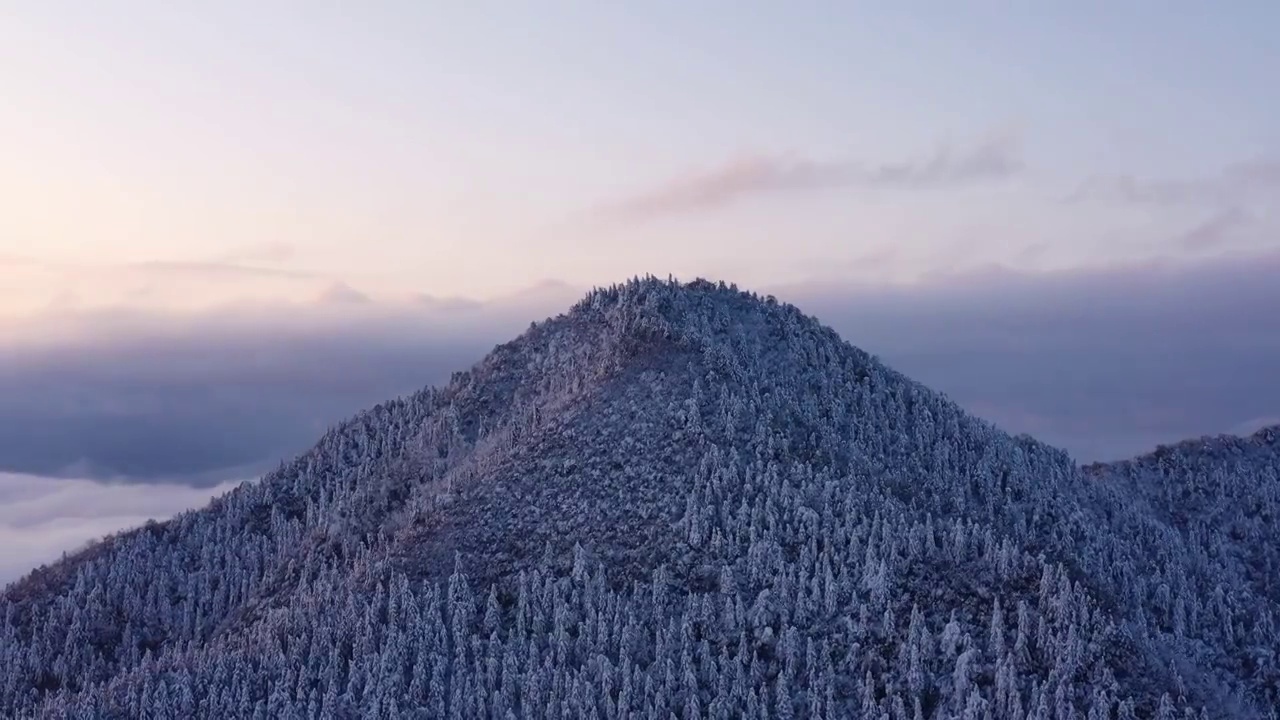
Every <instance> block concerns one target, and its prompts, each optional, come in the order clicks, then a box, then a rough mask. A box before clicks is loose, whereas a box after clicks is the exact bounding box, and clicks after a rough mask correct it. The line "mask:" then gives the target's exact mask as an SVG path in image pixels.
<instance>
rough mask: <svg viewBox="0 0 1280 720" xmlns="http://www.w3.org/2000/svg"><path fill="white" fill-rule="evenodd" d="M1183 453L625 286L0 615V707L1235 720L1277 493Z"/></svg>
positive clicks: (1269, 469)
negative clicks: (988, 417)
mask: <svg viewBox="0 0 1280 720" xmlns="http://www.w3.org/2000/svg"><path fill="white" fill-rule="evenodd" d="M1268 442H1270V441H1268ZM1179 452H1182V450H1179ZM1186 457H1187V462H1186V463H1165V464H1164V465H1162V466H1160V467H1159V468H1157V469H1155V470H1153V469H1150V468H1147V467H1146V466H1141V467H1139V466H1134V467H1130V468H1126V467H1121V466H1115V467H1107V468H1104V470H1103V472H1102V473H1101V477H1099V476H1098V475H1094V476H1090V477H1086V475H1085V474H1084V473H1082V472H1080V470H1079V468H1077V467H1075V466H1074V464H1073V463H1072V462H1071V460H1070V458H1068V457H1067V456H1066V454H1065V453H1063V452H1061V451H1059V450H1056V449H1053V448H1050V447H1047V446H1045V445H1043V444H1041V443H1039V442H1037V441H1035V440H1034V439H1032V438H1029V437H1018V438H1012V437H1009V436H1008V435H1006V434H1005V433H1002V432H1000V431H999V430H997V429H996V428H994V427H992V426H990V425H989V424H987V423H984V422H981V421H979V420H976V419H974V418H972V417H970V416H968V415H967V414H966V413H964V412H963V411H962V410H960V409H959V408H958V407H957V406H955V405H954V404H953V403H951V402H949V401H948V400H947V399H946V398H945V397H943V396H942V395H940V394H938V393H935V392H933V391H931V390H929V389H927V388H925V387H924V386H922V385H920V384H918V383H915V382H913V381H911V380H910V379H908V378H906V377H904V376H902V375H900V374H898V373H896V372H894V371H893V370H891V369H889V368H887V367H885V366H884V365H883V364H881V363H880V362H879V361H877V360H876V359H875V358H873V357H872V356H870V355H869V354H867V353H865V352H863V351H862V350H859V349H857V348H855V347H853V346H851V345H849V344H847V343H845V342H844V341H843V340H841V339H840V338H839V336H838V335H836V333H834V332H833V331H831V330H830V329H829V328H826V327H824V326H822V325H821V324H820V323H818V322H817V321H816V320H814V319H812V318H809V317H807V316H805V315H804V314H803V313H801V312H800V311H799V310H798V309H796V308H795V307H793V306H790V305H786V304H783V303H779V302H777V301H776V300H775V299H774V298H772V297H767V296H766V297H761V296H758V295H755V294H753V293H749V292H743V291H741V290H738V289H737V288H736V287H735V286H733V285H732V284H726V283H718V282H711V281H708V280H703V279H698V280H694V281H693V282H689V283H678V282H675V281H674V280H665V281H663V280H658V279H655V278H652V277H647V278H643V279H639V278H637V279H634V280H632V281H629V282H626V283H622V284H618V285H613V286H610V287H607V288H598V289H595V290H593V291H591V292H590V293H588V294H587V295H586V296H585V297H584V298H582V299H581V300H580V301H579V302H577V303H576V304H575V305H573V307H572V308H570V310H569V311H568V312H566V313H565V314H562V315H560V316H557V317H556V318H553V319H550V320H547V321H544V322H539V323H534V324H533V325H532V326H531V327H530V328H529V330H528V331H526V332H525V333H523V334H522V335H520V336H519V337H517V338H515V339H514V340H512V341H510V342H507V343H504V344H502V345H499V346H497V347H496V348H494V350H493V351H492V352H491V353H490V354H489V355H488V356H486V357H485V358H484V359H483V360H481V361H480V362H479V363H477V364H476V365H475V366H474V367H472V368H470V369H468V370H466V371H464V372H459V373H457V374H455V375H454V377H453V378H452V379H451V381H450V382H449V383H448V384H447V385H445V386H443V387H439V388H431V389H427V390H423V391H421V392H419V393H416V394H414V395H412V396H409V397H406V398H400V399H397V400H393V401H389V402H386V403H383V404H381V405H378V406H376V407H374V408H371V409H370V410H368V411H365V412H363V413H360V414H359V415H357V416H356V417H355V418H353V419H351V420H349V421H347V422H345V423H342V424H340V425H338V426H336V427H335V428H333V429H332V430H331V431H330V432H328V433H326V434H325V436H324V437H323V438H321V440H320V441H319V443H318V444H317V445H316V446H315V447H314V448H312V449H311V450H309V451H308V452H306V453H304V454H302V455H301V456H300V457H298V458H296V459H295V460H293V461H291V462H289V463H285V464H284V465H283V466H282V467H280V468H279V469H278V470H276V471H274V472H272V473H270V474H268V475H267V476H266V477H264V478H263V479H262V480H261V481H259V482H257V483H250V484H246V485H244V486H242V487H240V488H239V489H237V490H236V491H233V492H232V493H230V494H228V495H226V496H224V497H223V498H220V499H219V500H217V501H215V502H214V503H213V504H212V505H211V506H210V507H209V508H207V509H205V510H201V511H196V512H190V513H185V514H183V515H180V516H179V517H177V518H175V519H174V520H172V521H169V522H167V523H160V524H155V525H152V526H150V527H148V528H144V529H141V530H139V531H136V532H133V533H128V534H124V535H122V536H120V537H117V538H115V539H114V540H112V541H111V542H109V543H104V544H101V545H98V546H95V547H94V548H93V549H92V550H91V551H89V552H86V553H82V554H80V555H78V556H76V557H75V558H73V559H70V560H68V561H67V562H64V563H62V564H59V565H58V566H55V568H51V569H49V570H48V571H46V573H44V574H43V575H40V576H38V577H39V578H41V581H40V582H31V581H30V580H29V581H27V582H25V583H23V584H19V585H15V586H13V587H12V588H10V589H9V590H7V591H6V592H5V594H4V595H3V596H0V617H2V618H3V619H4V624H3V625H2V626H0V638H2V639H3V642H0V711H2V712H4V714H6V715H13V716H27V715H36V714H39V715H45V716H55V717H63V716H76V715H77V714H79V715H85V716H94V717H116V716H120V717H134V716H139V715H141V714H143V713H144V711H145V712H158V711H156V710H155V707H159V706H160V704H163V706H164V707H166V708H169V712H170V714H171V715H176V716H179V717H243V716H253V715H254V714H258V715H262V716H288V715H290V714H292V715H294V716H301V717H313V716H326V717H328V716H341V717H345V716H351V715H356V714H360V713H363V714H365V715H368V716H377V717H396V716H398V715H399V714H401V713H403V712H404V711H405V710H413V711H415V712H417V713H418V714H419V715H421V716H424V717H445V716H461V717H490V716H497V717H559V716H561V715H564V714H569V715H573V716H584V715H585V716H591V715H593V714H595V715H599V716H601V717H613V716H618V715H621V714H622V713H623V711H626V712H627V713H630V714H632V715H634V716H650V717H668V716H670V715H672V714H675V715H676V716H677V717H693V716H700V715H701V714H702V712H703V710H702V708H707V712H708V713H709V714H712V715H713V716H720V717H749V718H754V717H761V716H762V715H763V714H764V713H766V712H767V713H768V716H770V717H795V716H800V717H815V718H820V717H850V716H873V717H875V716H888V717H908V716H910V715H912V714H916V715H919V716H920V717H930V718H935V717H936V718H942V717H952V716H965V714H966V713H969V714H974V716H982V715H983V714H985V713H988V712H989V713H990V714H991V716H992V717H1018V718H1024V717H1028V713H1036V712H1041V713H1042V714H1043V712H1047V708H1048V707H1050V705H1051V704H1052V705H1055V706H1056V707H1057V708H1059V710H1058V711H1059V712H1060V714H1061V716H1063V717H1065V716H1067V715H1069V714H1070V713H1071V712H1075V713H1076V714H1077V715H1078V716H1087V715H1090V714H1092V715H1095V716H1107V717H1114V716H1120V717H1126V716H1128V717H1136V716H1139V715H1143V716H1164V715H1168V716H1170V717H1172V716H1173V715H1172V713H1181V712H1182V711H1183V709H1185V708H1202V707H1204V708H1208V709H1209V710H1210V711H1211V712H1213V713H1216V714H1218V715H1221V716H1224V717H1261V716H1262V715H1261V710H1260V709H1261V708H1267V707H1274V706H1275V705H1276V702H1277V700H1280V698H1277V697H1276V696H1275V694H1274V690H1273V688H1274V687H1275V686H1276V685H1275V681H1276V680H1277V678H1278V676H1277V671H1276V669H1275V667H1274V664H1268V661H1266V660H1265V657H1264V656H1263V655H1260V654H1258V653H1257V652H1256V650H1257V648H1259V647H1262V648H1265V647H1275V646H1280V634H1278V633H1277V630H1276V622H1275V614H1276V608H1277V607H1280V597H1276V591H1275V590H1274V583H1272V584H1270V585H1269V584H1268V581H1267V577H1268V576H1267V572H1268V568H1274V566H1275V565H1274V563H1275V559H1274V556H1272V555H1267V554H1265V553H1263V552H1262V551H1261V550H1259V549H1258V548H1270V547H1275V543H1271V540H1272V539H1273V535H1274V532H1275V531H1274V530H1273V529H1269V528H1273V527H1275V526H1276V525H1280V523H1274V522H1271V524H1270V525H1268V522H1270V521H1271V520H1274V518H1276V517H1280V514H1278V513H1280V492H1277V490H1276V487H1280V480H1276V466H1275V463H1274V462H1273V461H1271V460H1269V459H1263V455H1262V454H1255V455H1253V456H1250V458H1249V459H1248V462H1250V463H1256V464H1252V465H1246V464H1242V463H1243V461H1242V460H1241V458H1238V457H1232V458H1228V459H1227V460H1225V461H1224V460H1221V459H1219V458H1216V457H1210V456H1204V457H1201V456H1193V455H1191V454H1187V455H1186ZM1268 463H1270V464H1268ZM1179 468H1194V470H1186V469H1179ZM1151 472H1161V473H1166V474H1167V473H1174V474H1175V475H1176V477H1164V482H1163V483H1161V484H1156V483H1153V482H1148V477H1147V474H1148V473H1151ZM1177 473H1183V474H1181V475H1177ZM1241 473H1247V482H1246V481H1245V478H1244V477H1242V476H1241ZM1268 473H1270V474H1269V475H1268ZM1204 478H1208V479H1207V480H1206V479H1204ZM1205 487H1213V488H1217V490H1215V492H1217V493H1218V494H1219V495H1220V496H1222V497H1223V498H1225V499H1224V500H1223V501H1222V504H1220V505H1206V504H1205V503H1203V502H1201V500H1200V499H1199V498H1201V497H1202V496H1203V494H1197V492H1191V491H1199V490H1200V489H1202V488H1205ZM1226 488H1234V489H1231V490H1229V491H1228V490H1226ZM1184 489H1186V490H1187V491H1184ZM1206 508H1207V509H1206ZM1210 517H1230V518H1234V520H1233V521H1232V522H1233V523H1234V524H1233V525H1231V526H1230V527H1224V528H1222V529H1221V531H1218V530H1215V529H1214V528H1216V527H1217V526H1216V525H1212V524H1210V523H1208V522H1207V520H1206V519H1207V518H1210ZM1259 538H1260V539H1262V540H1263V542H1260V543H1259V542H1254V543H1250V542H1249V540H1257V539H1259ZM1276 540H1277V541H1280V538H1276ZM1268 543H1271V544H1268ZM1246 545H1248V548H1249V549H1248V550H1246V549H1244V548H1245V546H1246ZM1206 553H1207V555H1206ZM1259 553H1261V554H1259ZM1210 556H1211V557H1213V558H1214V559H1215V560H1214V562H1212V563H1209V562H1204V561H1203V559H1202V558H1204V557H1210ZM33 577H37V576H33ZM1179 608H1181V609H1179ZM677 668H679V669H680V671H679V674H677V673H676V669H677ZM1204 668H1209V669H1204ZM161 681H163V682H161ZM161 688H163V689H161ZM157 697H162V698H164V700H163V701H161V700H157V699H156V698H157ZM753 708H754V709H753ZM907 708H911V712H910V713H909V712H908V710H907ZM1036 708H1046V710H1044V711H1043V712H1042V711H1040V710H1037V709H1036ZM1162 714H1163V715H1162Z"/></svg>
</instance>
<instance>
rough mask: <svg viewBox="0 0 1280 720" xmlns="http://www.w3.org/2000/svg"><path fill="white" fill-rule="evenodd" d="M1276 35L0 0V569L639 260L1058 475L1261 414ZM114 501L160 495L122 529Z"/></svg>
mask: <svg viewBox="0 0 1280 720" xmlns="http://www.w3.org/2000/svg"><path fill="white" fill-rule="evenodd" d="M1275 27H1280V5H1276V4H1275V3H1263V2H1246V1H1243V0H1242V1H1241V2H1236V3H1231V4H1230V5H1229V6H1222V5H1220V4H1216V3H1209V2H1186V1H1175V2H1163V3H1154V2H1139V1H1138V0H1131V1H1130V2H1123V3H1101V2H1071V3H1067V2H1042V3H1034V4H1025V6H1024V7H1013V6H1010V5H1009V4H1008V3H995V2H981V1H979V0H972V1H970V2H964V3H954V2H902V3H892V4H890V3H862V2H793V3H777V2H733V3H730V2H726V1H722V0H706V1H705V2H699V3H686V2H674V1H668V0H649V1H647V2H632V3H596V2H585V1H583V2H568V1H556V2H543V3H497V2H483V1H479V0H477V1H476V2H469V3H443V2H367V3H314V2H308V3H304V2H286V1H283V0H278V1H274V2H252V3H250V2H244V1H242V0H227V1H226V2H221V3H204V4H192V3H162V2H152V1H143V0H120V1H119V2H115V3H111V4H110V5H109V6H108V5H91V4H85V3H73V2H66V1H59V0H50V1H49V2H43V3H20V4H10V5H9V6H6V7H4V8H2V9H0V87H3V88H4V96H5V102H4V103H3V106H2V107H0V157H2V158H4V160H5V161H4V162H3V163H0V473H3V474H4V475H3V478H4V480H3V482H0V505H4V504H5V503H9V504H11V505H14V506H15V507H17V506H18V505H16V504H17V503H19V500H18V498H28V500H23V501H22V502H26V503H27V505H22V506H21V507H22V508H23V510H22V511H21V513H19V515H12V514H9V515H6V514H4V512H2V511H0V538H4V537H10V536H19V535H20V536H22V537H26V538H28V541H27V542H25V543H16V544H13V547H19V546H21V547H27V548H32V550H31V555H30V557H28V556H27V555H23V556H22V557H21V558H18V559H16V560H14V559H13V558H12V556H11V557H10V560H8V561H3V559H0V581H3V580H4V579H5V578H4V576H3V572H4V570H3V568H6V567H21V566H22V565H23V564H24V563H27V564H29V563H30V562H33V561H36V560H37V559H38V558H42V557H45V556H48V555H49V553H50V552H53V548H55V547H56V546H59V545H60V544H62V545H65V543H64V542H62V541H61V540H58V539H57V538H62V537H64V536H62V535H57V534H56V532H61V531H60V530H57V528H63V527H67V526H68V525H67V523H71V526H75V527H81V528H91V529H92V533H91V535H90V536H92V534H93V533H98V531H99V530H101V529H102V528H104V527H107V526H110V525H120V524H122V523H123V524H127V523H128V522H133V518H134V516H135V515H136V516H139V517H140V516H141V515H146V514H147V513H152V514H158V515H161V516H163V515H165V514H168V513H171V512H176V511H177V510H180V509H182V508H184V507H189V506H191V504H193V503H198V502H202V501H203V500H201V498H207V497H208V496H209V493H210V492H211V490H210V489H211V488H219V487H223V486H224V484H225V483H229V482H236V481H240V480H244V479H247V478H252V477H255V476H256V475H257V474H259V473H260V472H261V471H262V469H263V468H265V467H270V466H271V465H272V464H274V463H276V462H278V461H279V460H280V459H281V458H282V457H288V456H289V455H290V454H292V453H295V452H298V451H299V450H301V449H303V448H305V447H306V446H307V445H308V444H309V443H310V442H311V441H313V440H314V439H315V438H317V437H318V436H319V434H320V432H322V431H323V429H324V428H325V427H327V426H328V425H330V424H333V423H335V422H337V421H339V420H340V419H341V418H343V417H345V416H347V415H349V414H351V413H353V412H355V411H356V410H358V409H360V408H362V407H365V406H367V405H369V404H372V403H374V402H377V401H379V400H382V399H386V398H387V397H390V396H393V395H396V394H400V393H405V392H410V391H412V390H414V389H416V388H418V387H421V386H423V385H426V384H430V383H435V382H440V381H442V380H445V379H447V378H448V376H449V374H450V373H451V372H452V371H454V370H458V369H461V368H463V367H466V366H467V365H468V364H469V363H471V362H474V361H475V360H477V359H479V358H480V357H481V356H483V354H484V353H485V352H486V351H487V350H488V349H489V348H491V347H492V346H493V344H495V343H497V342H500V341H503V340H506V339H509V338H510V337H511V336H513V335H514V334H516V333H517V332H519V331H520V330H521V329H522V328H523V327H525V326H527V324H528V322H529V321H530V320H533V319H536V318H540V317H545V316H547V315H551V314H554V313H556V312H559V311H560V310H563V309H564V308H566V307H567V306H568V305H569V304H571V303H572V302H573V301H574V300H575V299H576V298H577V297H578V296H580V295H581V293H583V292H585V291H586V290H587V289H589V288H590V287H592V286H593V285H602V284H608V283H611V282H614V281H618V280H622V279H625V278H627V277H631V276H634V275H637V274H645V273H653V274H655V275H658V276H660V277H666V276H667V275H668V274H675V275H676V276H678V277H682V278H693V277H695V276H706V277H711V278H714V279H725V280H730V281H734V282H737V283H738V284H739V285H740V286H743V287H748V288H752V289H758V290H761V291H772V292H775V293H776V294H777V295H778V296H779V297H781V298H782V299H784V300H789V301H792V302H795V303H797V304H798V305H800V306H801V308H802V309H805V310H806V311H809V312H811V313H813V314H816V315H817V316H818V317H819V318H820V319H822V320H824V321H825V322H828V323H829V324H831V325H832V326H833V327H835V328H836V329H837V330H838V331H840V332H841V334H842V335H843V336H844V337H845V338H846V339H847V340H849V341H850V342H853V343H854V344H856V345H859V346H861V347H864V348H865V349H867V350H868V351H870V352H873V353H876V354H878V355H880V356H881V357H882V358H883V359H885V360H886V361H887V362H889V363H890V364H891V365H893V366H894V367H897V368H898V369H901V370H903V371H904V372H907V373H908V374H910V375H912V376H913V377H916V378H917V379H919V380H921V381H923V382H926V383H927V384H929V385H931V386H933V387H935V388H938V389H940V390H942V391H944V392H946V393H947V394H948V395H950V396H952V397H953V398H954V399H956V400H957V401H958V402H960V403H961V404H962V405H963V406H965V407H966V408H967V409H969V410H970V411H972V412H974V413H976V414H978V415H981V416H983V417H986V418H987V419H990V420H992V421H994V422H997V423H998V424H1000V425H1001V426H1002V427H1006V428H1007V429H1009V430H1011V431H1015V432H1030V433H1032V434H1034V435H1036V436H1037V437H1040V438H1042V439H1044V440H1046V441H1049V442H1053V443H1055V444H1058V445H1060V446H1062V447H1065V448H1067V449H1068V450H1069V451H1070V452H1072V453H1073V454H1074V455H1075V456H1076V457H1078V458H1079V459H1081V460H1082V461H1087V460H1094V459H1114V458H1118V457H1123V456H1126V455H1131V454H1134V453H1138V452H1142V451H1144V450H1148V449H1151V448H1153V447H1154V446H1155V445H1156V444H1157V443H1161V442H1172V441H1176V440H1179V439H1181V438H1184V437H1190V436H1197V435H1201V434H1209V433H1219V432H1248V431H1250V430H1252V429H1254V428H1255V427H1256V426H1258V425H1261V424H1265V423H1267V422H1280V389H1277V388H1280V384H1277V383H1275V382H1274V373H1273V372H1271V371H1270V370H1269V368H1274V367H1277V366H1280V320H1277V318H1276V313H1275V312H1274V311H1273V310H1270V308H1275V307H1280V290H1277V289H1275V288H1273V287H1272V286H1273V285H1280V282H1277V281H1276V278H1280V234H1278V233H1277V230H1280V217H1277V214H1276V210H1275V208H1276V207H1278V205H1277V201H1280V94H1277V93H1275V92H1270V91H1268V90H1267V88H1269V87H1271V86H1272V85H1273V84H1274V78H1275V76H1276V74H1277V73H1278V72H1280V46H1277V45H1276V43H1275V42H1274V39H1273V35H1274V33H1273V32H1272V29H1273V28H1275ZM139 484H146V487H148V488H152V487H156V486H163V487H165V488H166V490H165V492H164V494H158V495H156V496H155V497H157V498H160V500H157V501H156V503H153V504H150V505H146V506H142V507H139V508H138V509H137V512H136V513H135V512H122V511H121V509H122V508H124V509H127V508H129V507H130V503H131V502H133V501H132V498H134V497H135V496H136V494H137V492H138V490H137V488H138V487H139ZM87 488H94V489H93V490H89V489H87ZM116 492H118V493H122V494H121V495H119V496H116V497H119V498H120V500H119V501H118V502H116V503H114V504H113V503H110V502H104V501H101V500H99V499H98V498H99V495H98V494H97V493H108V494H110V493H116ZM37 496H38V497H47V498H52V499H50V500H49V501H48V502H46V503H44V504H41V505H38V506H37V505H33V504H32V501H30V498H32V497H37ZM75 497H84V498H85V501H84V502H85V505H84V506H85V507H90V506H100V507H102V508H104V510H103V513H105V515H104V517H106V518H108V519H106V520H101V521H98V520H93V521H88V520H84V519H83V518H80V519H76V518H78V517H79V516H76V515H75V514H71V515H66V508H68V507H69V506H70V505H72V504H74V503H70V501H69V500H67V499H66V498H75ZM157 503H158V504H157ZM33 507H40V508H47V512H44V513H43V514H42V513H36V512H35V511H33V510H31V508H33ZM35 515H39V518H36V517H35ZM16 517H21V518H24V519H23V520H22V522H23V523H25V524H15V523H16V522H17V521H16V520H15V519H14V518H16ZM68 518H70V520H69V519H68ZM111 518H114V519H111ZM37 519H38V520H39V522H37ZM60 523H61V524H60ZM40 529H44V530H48V531H49V533H55V534H52V535H48V536H47V537H49V538H54V539H52V540H47V541H46V539H42V538H46V535H45V534H41V533H42V532H43V531H42V530H40ZM66 537H70V536H66ZM80 541H81V540H79V539H78V540H76V541H75V542H80ZM9 552H11V553H16V552H17V550H13V551H9ZM39 561H43V560H39ZM6 563H7V564H6Z"/></svg>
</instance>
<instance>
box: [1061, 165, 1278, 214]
mask: <svg viewBox="0 0 1280 720" xmlns="http://www.w3.org/2000/svg"><path fill="white" fill-rule="evenodd" d="M1276 191H1280V160H1270V159H1262V160H1255V161H1251V162H1246V163H1238V164H1234V165H1228V166H1227V167H1225V168H1223V169H1222V170H1221V171H1220V172H1218V173H1217V174H1216V175H1213V176H1209V177H1201V178H1163V179H1160V178H1139V177H1135V176H1132V175H1114V176H1109V177H1092V178H1089V179H1087V180H1085V181H1084V182H1083V183H1081V184H1080V186H1079V187H1077V188H1076V189H1075V190H1074V191H1072V192H1071V193H1070V194H1068V195H1067V196H1066V197H1065V198H1064V199H1065V200H1066V201H1067V202H1072V203H1078V202H1113V203H1124V204H1130V205H1153V206H1174V205H1218V206H1226V205H1234V204H1238V203H1241V202H1246V201H1250V200H1254V199H1257V198H1258V197H1259V196H1261V195H1265V194H1270V193H1273V192H1276Z"/></svg>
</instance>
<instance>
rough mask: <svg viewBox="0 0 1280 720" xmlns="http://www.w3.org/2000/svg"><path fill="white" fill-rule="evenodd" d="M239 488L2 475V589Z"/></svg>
mask: <svg viewBox="0 0 1280 720" xmlns="http://www.w3.org/2000/svg"><path fill="white" fill-rule="evenodd" d="M234 486H235V484H234V483H226V484H222V485H217V486H214V487H206V488H189V487H184V486H181V485H164V486H160V487H155V486H143V485H117V484H109V483H101V482H96V481H92V480H76V479H66V478H47V477H36V476H31V475H16V474H12V473H0V587H3V586H4V585H5V584H7V583H9V582H10V581H13V580H16V579H18V578H19V577H21V576H22V575H23V574H25V573H26V572H27V571H29V570H31V569H33V568H35V567H37V566H39V565H42V564H47V563H51V562H53V561H55V560H57V559H58V558H59V557H60V556H61V555H62V553H64V552H73V551H75V550H76V549H78V548H80V547H82V546H83V545H85V544H86V543H88V542H91V541H94V540H99V539H101V538H102V537H103V536H105V535H108V534H110V533H113V532H116V531H117V530H123V529H125V528H130V527H136V526H138V525H141V524H142V523H144V522H146V521H147V520H151V519H156V520H163V519H165V518H167V517H170V516H172V515H174V514H176V513H178V512H181V511H183V510H186V509H189V508H193V507H200V506H202V505H204V504H205V503H207V502H208V501H209V499H210V498H212V497H214V496H216V495H221V494H222V493H224V492H227V491H228V490H230V489H231V488H233V487H234Z"/></svg>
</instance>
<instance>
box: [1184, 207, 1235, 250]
mask: <svg viewBox="0 0 1280 720" xmlns="http://www.w3.org/2000/svg"><path fill="white" fill-rule="evenodd" d="M1251 220H1252V216H1251V215H1250V214H1249V213H1248V212H1246V211H1245V210H1244V209H1243V208H1240V207H1238V206H1234V205H1233V206H1230V207H1228V208H1226V209H1225V210H1222V211H1220V212H1215V213H1214V214H1213V215H1211V216H1210V217H1209V218H1208V219H1206V220H1205V221H1203V222H1201V223H1200V224H1198V225H1196V226H1195V227H1193V228H1191V229H1190V230H1188V231H1187V232H1185V233H1183V234H1182V235H1181V236H1179V237H1178V238H1177V239H1176V241H1175V242H1176V244H1177V245H1178V246H1180V247H1182V248H1185V249H1187V250H1211V249H1215V248H1219V247H1222V246H1223V245H1226V244H1228V243H1229V242H1231V240H1232V239H1233V238H1234V237H1235V236H1236V234H1237V231H1239V230H1241V229H1242V228H1244V227H1246V226H1247V225H1248V224H1249V222H1250V221H1251Z"/></svg>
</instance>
